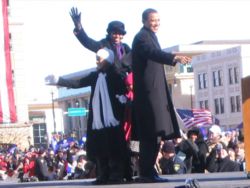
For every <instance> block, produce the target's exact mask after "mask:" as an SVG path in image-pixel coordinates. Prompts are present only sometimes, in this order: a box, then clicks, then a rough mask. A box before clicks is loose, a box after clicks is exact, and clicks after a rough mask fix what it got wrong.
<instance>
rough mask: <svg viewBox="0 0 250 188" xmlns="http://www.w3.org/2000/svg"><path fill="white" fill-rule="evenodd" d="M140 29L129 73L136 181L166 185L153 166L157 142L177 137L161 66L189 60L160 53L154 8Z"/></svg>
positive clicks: (147, 12) (146, 16)
mask: <svg viewBox="0 0 250 188" xmlns="http://www.w3.org/2000/svg"><path fill="white" fill-rule="evenodd" d="M142 22H143V27H142V28H141V30H140V31H139V32H138V33H137V34H136V36H135V37H134V40H133V44H132V62H133V63H132V71H133V76H134V107H135V116H136V128H137V131H138V137H139V141H140V156H139V168H140V177H139V178H138V179H137V180H138V181H139V182H145V183H150V182H166V181H168V180H167V179H164V178H161V177H159V176H158V174H157V172H156V171H155V168H154V165H155V162H156V158H157V155H158V151H159V147H160V141H161V140H162V139H163V140H167V139H173V138H176V137H179V136H180V132H179V126H178V122H177V119H176V115H175V110H174V107H173V103H172V100H171V96H170V94H169V91H168V87H167V83H166V78H165V71H164V66H163V65H164V64H165V65H171V66H175V65H176V63H177V62H180V63H182V64H187V63H189V62H190V61H191V59H190V58H189V57H187V56H179V55H175V54H171V53H167V52H165V51H163V50H162V49H161V47H160V44H159V42H158V39H157V36H156V33H157V31H158V29H159V26H160V16H159V14H158V12H157V11H156V10H154V9H151V8H149V9H146V10H145V11H144V12H143V14H142Z"/></svg>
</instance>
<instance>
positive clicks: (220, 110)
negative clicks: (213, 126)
mask: <svg viewBox="0 0 250 188" xmlns="http://www.w3.org/2000/svg"><path fill="white" fill-rule="evenodd" d="M214 108H215V114H224V112H225V109H224V98H217V99H214Z"/></svg>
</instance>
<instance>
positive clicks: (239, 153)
mask: <svg viewBox="0 0 250 188" xmlns="http://www.w3.org/2000/svg"><path fill="white" fill-rule="evenodd" d="M234 151H235V161H236V162H237V163H238V164H239V165H240V170H241V171H244V170H245V163H246V160H245V148H244V142H238V143H237V144H236V145H235V146H234Z"/></svg>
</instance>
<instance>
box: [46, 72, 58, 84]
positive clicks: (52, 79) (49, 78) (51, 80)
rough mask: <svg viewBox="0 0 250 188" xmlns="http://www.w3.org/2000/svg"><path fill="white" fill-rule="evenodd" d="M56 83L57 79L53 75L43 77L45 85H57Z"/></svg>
mask: <svg viewBox="0 0 250 188" xmlns="http://www.w3.org/2000/svg"><path fill="white" fill-rule="evenodd" d="M57 82H58V77H57V76H55V75H53V74H50V75H48V76H46V77H45V84H46V85H57Z"/></svg>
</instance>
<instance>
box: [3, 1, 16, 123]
mask: <svg viewBox="0 0 250 188" xmlns="http://www.w3.org/2000/svg"><path fill="white" fill-rule="evenodd" d="M0 8H1V14H0V123H14V122H16V121H17V116H16V109H15V101H14V91H13V81H12V68H11V58H10V40H9V23H8V0H0Z"/></svg>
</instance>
